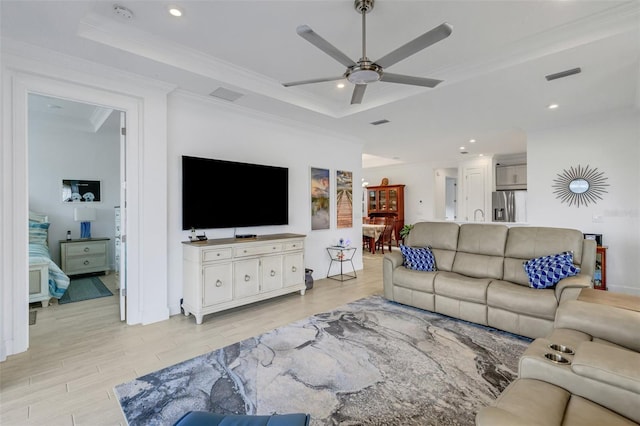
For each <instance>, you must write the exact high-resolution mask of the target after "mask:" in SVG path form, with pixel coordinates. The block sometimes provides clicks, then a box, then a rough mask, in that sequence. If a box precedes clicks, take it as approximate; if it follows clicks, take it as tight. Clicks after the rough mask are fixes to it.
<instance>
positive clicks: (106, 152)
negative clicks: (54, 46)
mask: <svg viewBox="0 0 640 426" xmlns="http://www.w3.org/2000/svg"><path fill="white" fill-rule="evenodd" d="M114 121H115V122H114ZM119 121H120V117H119V112H118V111H114V112H113V113H112V114H111V117H110V118H109V119H107V121H106V122H105V123H104V125H103V126H102V127H101V128H100V129H99V130H98V131H97V132H92V131H84V130H80V129H78V128H76V127H74V126H72V125H70V124H68V123H65V121H64V120H63V119H62V118H59V119H55V120H43V119H38V118H35V117H33V115H31V114H30V116H29V209H30V210H32V211H35V212H38V213H43V214H46V215H48V216H49V222H50V223H51V225H50V227H49V251H50V252H51V257H52V259H53V260H54V261H55V262H56V263H57V264H58V265H60V244H58V242H59V241H60V240H64V239H66V234H67V230H70V231H71V237H72V238H80V223H79V222H75V221H74V219H73V212H74V208H75V207H89V206H90V207H92V208H94V209H96V220H95V221H94V222H91V235H92V236H93V237H106V238H110V239H111V241H110V244H109V262H110V263H109V264H110V265H111V268H112V269H113V266H114V237H115V230H114V220H115V216H114V206H116V205H119V204H120V146H119V143H120V135H119ZM62 179H84V180H99V181H100V182H101V201H100V202H95V203H76V204H72V203H63V202H62V198H61V197H62Z"/></svg>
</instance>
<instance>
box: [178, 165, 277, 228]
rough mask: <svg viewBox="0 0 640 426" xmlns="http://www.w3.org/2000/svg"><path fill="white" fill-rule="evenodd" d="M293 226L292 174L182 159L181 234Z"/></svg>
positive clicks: (247, 166) (274, 168) (270, 168)
mask: <svg viewBox="0 0 640 426" xmlns="http://www.w3.org/2000/svg"><path fill="white" fill-rule="evenodd" d="M288 223H289V169H288V168H286V167H275V166H266V165H260V164H249V163H239V162H234V161H224V160H215V159H210V158H199V157H189V156H182V229H185V230H186V229H191V228H192V227H193V228H196V229H209V228H240V227H248V226H266V225H287V224H288Z"/></svg>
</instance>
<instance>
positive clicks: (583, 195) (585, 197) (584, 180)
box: [552, 165, 609, 207]
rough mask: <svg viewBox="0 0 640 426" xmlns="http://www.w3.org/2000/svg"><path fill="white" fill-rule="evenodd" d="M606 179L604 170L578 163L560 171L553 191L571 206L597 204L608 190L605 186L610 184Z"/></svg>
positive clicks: (561, 200)
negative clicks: (576, 165) (600, 170)
mask: <svg viewBox="0 0 640 426" xmlns="http://www.w3.org/2000/svg"><path fill="white" fill-rule="evenodd" d="M606 180H607V178H606V177H605V176H604V172H599V171H598V169H597V168H594V169H591V168H589V165H587V166H586V167H582V166H580V165H578V167H576V168H574V167H571V168H569V170H567V169H564V170H563V171H562V173H558V177H557V178H556V179H554V180H553V182H554V184H553V185H552V187H553V188H555V190H554V191H553V193H554V194H556V198H559V199H560V202H562V203H569V206H572V205H574V204H575V205H576V207H580V206H581V205H583V206H588V205H589V203H594V204H595V203H596V202H597V201H598V200H602V194H605V193H606V192H607V191H606V190H605V187H607V186H609V184H607V183H605V181H606Z"/></svg>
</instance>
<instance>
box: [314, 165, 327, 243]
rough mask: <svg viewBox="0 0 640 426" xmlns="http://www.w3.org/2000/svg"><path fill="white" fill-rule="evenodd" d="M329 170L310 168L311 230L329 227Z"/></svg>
mask: <svg viewBox="0 0 640 426" xmlns="http://www.w3.org/2000/svg"><path fill="white" fill-rule="evenodd" d="M330 190H331V188H330V181H329V169H318V168H316V167H311V230H312V231H315V230H318V229H329V228H330V227H331V207H330V202H329V201H330V194H331V192H330Z"/></svg>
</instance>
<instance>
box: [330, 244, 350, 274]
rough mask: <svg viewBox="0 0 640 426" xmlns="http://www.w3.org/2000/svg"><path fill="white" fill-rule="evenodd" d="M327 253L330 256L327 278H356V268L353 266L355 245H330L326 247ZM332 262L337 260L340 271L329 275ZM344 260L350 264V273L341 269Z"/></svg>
mask: <svg viewBox="0 0 640 426" xmlns="http://www.w3.org/2000/svg"><path fill="white" fill-rule="evenodd" d="M327 253H329V257H331V262H330V263H329V270H328V271H327V278H331V279H332V280H336V281H341V282H342V281H347V280H352V279H354V278H357V276H356V268H355V267H354V266H353V260H352V259H353V256H354V255H355V254H356V248H355V247H342V246H331V247H327ZM333 262H338V263H339V264H340V273H339V274H334V275H330V273H331V267H332V266H333ZM345 262H349V263H350V264H351V271H352V272H351V273H345V272H344V270H343V264H344V263H345Z"/></svg>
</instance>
